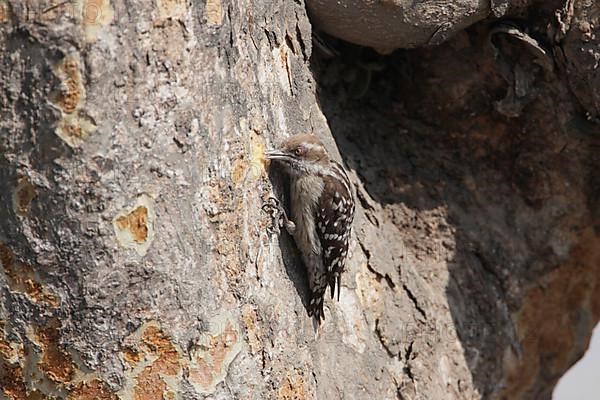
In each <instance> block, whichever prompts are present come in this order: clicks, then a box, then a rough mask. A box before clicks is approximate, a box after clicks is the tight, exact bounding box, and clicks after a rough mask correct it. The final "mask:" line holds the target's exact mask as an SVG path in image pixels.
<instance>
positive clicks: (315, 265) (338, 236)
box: [266, 134, 354, 322]
mask: <svg viewBox="0 0 600 400" xmlns="http://www.w3.org/2000/svg"><path fill="white" fill-rule="evenodd" d="M266 157H267V158H268V159H270V160H272V161H274V162H275V164H277V165H279V166H281V167H283V170H284V171H285V172H286V173H287V175H289V177H290V207H291V216H292V218H291V220H290V219H288V217H287V215H286V213H285V211H284V210H283V209H282V208H281V207H280V206H279V205H277V207H279V211H280V213H281V217H282V220H283V224H284V226H285V228H286V230H287V231H288V233H289V234H290V235H292V236H293V237H294V240H295V242H296V245H297V246H298V249H299V250H300V253H301V254H302V259H303V261H304V264H305V265H306V269H307V272H308V281H309V285H310V290H311V294H310V302H309V305H308V314H309V315H311V316H314V317H315V318H316V320H317V322H320V321H321V320H322V319H324V314H323V300H324V296H325V292H326V290H327V287H328V286H329V288H330V289H331V298H333V296H334V292H335V288H336V285H337V291H338V294H337V297H338V301H339V298H340V275H341V273H342V272H343V271H344V265H345V263H346V257H347V256H348V241H349V240H350V231H351V228H352V221H353V220H354V198H353V194H352V189H351V186H350V180H349V179H348V175H347V174H346V171H344V168H342V166H341V165H340V164H338V163H337V162H335V161H334V160H332V159H331V158H330V157H329V155H328V154H327V151H326V150H325V147H324V146H323V143H321V141H320V140H319V139H318V138H317V137H316V136H314V135H310V134H300V135H295V136H292V137H290V138H288V139H287V140H285V141H284V142H283V143H282V145H281V146H280V147H279V148H278V149H276V150H272V151H268V152H267V153H266ZM277 204H279V203H277Z"/></svg>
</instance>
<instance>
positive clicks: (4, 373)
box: [0, 321, 27, 400]
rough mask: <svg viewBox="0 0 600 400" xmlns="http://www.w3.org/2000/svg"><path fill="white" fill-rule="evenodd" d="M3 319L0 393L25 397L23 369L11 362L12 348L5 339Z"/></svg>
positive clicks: (10, 396)
mask: <svg viewBox="0 0 600 400" xmlns="http://www.w3.org/2000/svg"><path fill="white" fill-rule="evenodd" d="M4 325H5V322H4V321H0V393H3V394H4V395H5V396H6V397H8V398H9V399H11V400H12V399H26V398H27V390H26V388H25V383H24V380H23V369H22V368H21V366H20V365H18V364H16V365H14V364H11V363H10V362H9V360H11V359H12V358H13V355H14V350H13V349H12V348H11V347H10V344H9V343H8V342H7V341H6V336H5V334H4Z"/></svg>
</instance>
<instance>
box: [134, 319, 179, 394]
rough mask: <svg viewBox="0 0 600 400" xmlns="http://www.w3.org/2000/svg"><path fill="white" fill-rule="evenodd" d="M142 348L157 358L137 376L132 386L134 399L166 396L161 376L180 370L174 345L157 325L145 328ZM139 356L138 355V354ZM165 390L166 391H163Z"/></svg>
mask: <svg viewBox="0 0 600 400" xmlns="http://www.w3.org/2000/svg"><path fill="white" fill-rule="evenodd" d="M141 342H142V343H141V347H142V349H143V350H144V351H145V352H147V353H149V354H153V355H157V356H158V358H157V359H156V360H155V361H154V362H153V363H152V365H150V366H148V367H146V368H144V370H143V371H142V372H141V373H140V374H139V375H138V377H137V384H136V386H135V388H134V399H135V400H154V399H156V400H162V399H164V398H168V396H169V395H170V392H166V391H167V384H166V382H165V381H164V380H163V378H162V377H163V376H165V375H166V376H176V375H178V374H179V373H180V372H181V368H182V367H181V362H180V361H179V354H178V352H177V349H176V348H175V345H174V344H173V342H172V341H171V339H170V338H169V336H167V335H166V334H165V333H164V332H163V331H161V330H160V328H158V327H157V326H149V327H148V328H146V330H145V331H144V333H143V334H142V337H141ZM138 356H139V355H138ZM165 392H166V393H165Z"/></svg>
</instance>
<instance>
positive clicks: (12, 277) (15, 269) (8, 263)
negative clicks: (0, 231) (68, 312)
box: [0, 243, 59, 308]
mask: <svg viewBox="0 0 600 400" xmlns="http://www.w3.org/2000/svg"><path fill="white" fill-rule="evenodd" d="M0 262H1V263H2V267H3V268H4V271H5V272H6V277H7V278H8V285H9V287H10V289H11V290H12V291H15V292H19V293H26V294H27V295H28V296H29V297H30V298H31V300H32V301H33V302H35V303H38V302H41V303H46V304H47V305H49V306H50V307H54V308H56V307H58V306H59V301H58V298H57V297H56V296H55V295H54V294H52V293H49V292H48V290H47V289H45V288H44V287H43V286H42V285H41V284H40V283H39V282H37V281H36V279H35V273H34V271H33V268H31V266H29V265H27V264H24V263H22V262H19V261H17V260H16V259H15V256H14V253H13V252H12V251H11V250H10V249H9V248H8V247H7V246H6V245H4V244H2V243H0Z"/></svg>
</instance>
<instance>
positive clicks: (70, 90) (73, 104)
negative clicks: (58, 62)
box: [56, 60, 82, 114]
mask: <svg viewBox="0 0 600 400" xmlns="http://www.w3.org/2000/svg"><path fill="white" fill-rule="evenodd" d="M63 71H64V74H65V76H66V79H65V80H64V81H63V90H61V92H60V93H59V94H58V97H57V99H56V102H57V104H58V106H59V107H60V108H61V110H63V112H65V113H66V114H71V113H73V112H74V111H75V110H76V109H77V106H78V105H79V102H80V101H81V97H82V93H81V89H80V88H81V75H80V73H79V65H78V63H77V62H76V61H75V60H66V61H65V63H64V65H63Z"/></svg>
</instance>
